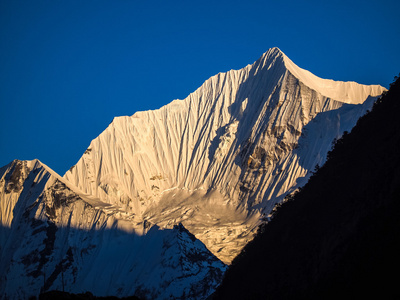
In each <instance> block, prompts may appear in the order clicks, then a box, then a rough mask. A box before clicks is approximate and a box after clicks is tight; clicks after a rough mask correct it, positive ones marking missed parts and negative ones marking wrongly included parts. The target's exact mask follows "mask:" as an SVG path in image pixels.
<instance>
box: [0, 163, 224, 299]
mask: <svg viewBox="0 0 400 300" xmlns="http://www.w3.org/2000/svg"><path fill="white" fill-rule="evenodd" d="M0 204H1V205H0V213H1V214H0V216H1V219H0V222H1V226H0V276H1V277H0V294H1V295H3V296H4V297H5V298H7V297H10V298H11V299H27V298H28V297H29V296H37V295H38V294H39V292H40V291H47V290H53V289H58V290H62V289H63V286H64V289H65V290H66V291H69V292H75V293H79V292H85V291H88V290H89V291H91V292H93V293H94V294H95V295H98V296H106V295H116V296H130V295H134V294H136V295H138V296H141V297H143V296H146V297H149V298H151V299H169V298H170V297H172V298H179V297H182V296H183V295H184V296H185V297H186V298H187V299H204V298H206V297H207V296H208V295H209V294H210V293H211V292H213V290H214V289H215V287H216V285H217V284H218V283H219V282H220V280H221V278H222V274H223V272H224V271H225V268H226V267H225V265H224V264H223V263H221V262H220V261H219V260H218V259H217V258H216V257H215V256H214V255H212V254H211V253H210V252H209V251H208V250H207V248H206V247H205V246H204V244H203V243H201V242H200V241H199V240H197V239H196V238H195V237H194V236H193V235H192V234H190V233H189V232H188V231H187V230H186V229H185V228H184V227H183V225H181V224H178V225H177V226H175V227H173V228H171V229H164V230H162V229H160V228H159V227H157V226H152V227H150V226H146V224H141V226H134V224H136V221H137V220H136V218H135V216H134V215H132V214H127V213H125V212H124V211H121V209H120V208H118V207H117V206H115V205H110V204H106V203H104V202H102V201H100V200H99V199H96V198H94V197H92V196H88V195H85V194H84V193H82V192H80V191H79V190H77V188H76V187H73V186H72V185H71V184H70V183H68V182H67V181H66V180H65V179H63V178H61V177H60V176H58V175H57V174H55V173H54V172H53V171H52V170H51V169H49V168H48V167H47V166H45V165H44V164H42V163H40V162H39V161H37V160H34V161H28V162H27V161H13V162H12V163H10V164H9V165H7V166H5V167H3V168H1V169H0ZM137 228H140V229H141V230H140V231H138V230H137Z"/></svg>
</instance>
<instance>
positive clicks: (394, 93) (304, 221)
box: [213, 77, 400, 299]
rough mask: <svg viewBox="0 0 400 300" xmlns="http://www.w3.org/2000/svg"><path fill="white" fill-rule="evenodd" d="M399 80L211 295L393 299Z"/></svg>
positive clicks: (398, 216)
mask: <svg viewBox="0 0 400 300" xmlns="http://www.w3.org/2000/svg"><path fill="white" fill-rule="evenodd" d="M399 114H400V79H399V78H398V77H395V82H394V83H393V84H391V87H390V90H389V91H388V92H387V93H384V95H383V96H382V97H381V98H380V99H379V100H378V101H377V102H376V103H375V104H374V107H373V109H372V111H371V112H370V113H368V114H366V115H365V116H363V117H362V118H361V119H360V120H359V121H358V122H357V125H356V126H355V127H354V129H353V130H352V131H351V133H349V134H345V135H344V136H343V137H342V138H341V139H340V140H338V141H337V142H336V143H335V145H334V149H333V150H332V151H331V152H329V154H328V160H327V162H326V163H325V164H324V166H322V167H321V168H318V170H316V171H315V174H314V175H313V176H312V177H311V178H310V180H309V182H308V183H307V185H306V186H304V188H302V189H301V190H300V191H299V192H298V193H296V194H295V195H294V196H293V197H291V198H290V199H289V201H287V202H286V203H285V204H283V205H282V206H281V207H280V208H279V209H278V211H277V213H276V214H275V215H274V217H273V220H272V221H271V222H269V223H268V224H265V225H263V226H262V227H260V230H259V233H258V234H257V236H256V238H255V239H254V240H253V241H252V242H251V243H249V244H248V245H247V246H246V247H245V248H244V250H243V251H242V252H241V254H240V255H239V256H238V257H237V258H236V259H235V260H234V261H233V263H232V265H231V266H230V268H229V269H228V271H227V272H226V273H225V277H224V280H223V282H222V284H221V285H220V287H219V288H218V289H217V291H216V293H215V294H214V295H213V299H340V298H343V297H346V298H352V299H364V298H365V299H371V298H377V299H400V290H399V289H398V280H397V273H398V270H399V269H400V257H399V255H398V254H399V253H400V156H399V149H400V118H399Z"/></svg>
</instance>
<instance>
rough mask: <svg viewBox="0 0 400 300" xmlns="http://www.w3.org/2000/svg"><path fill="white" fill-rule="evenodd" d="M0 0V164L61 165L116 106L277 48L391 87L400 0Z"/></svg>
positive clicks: (198, 80)
mask: <svg viewBox="0 0 400 300" xmlns="http://www.w3.org/2000/svg"><path fill="white" fill-rule="evenodd" d="M282 2H283V1H276V0H275V1H251V0H246V1H232V0H231V1H133V0H131V1H128V0H113V1H102V0H96V1H90V0H84V1H82V0H79V1H75V0H68V1H67V0H65V1H61V0H52V1H40V0H36V1H28V0H27V1H16V0H2V1H1V2H0V114H1V115H0V165H1V166H3V165H5V164H7V163H9V162H10V161H11V160H13V159H34V158H38V159H40V160H41V161H42V162H43V163H45V164H47V165H48V166H49V167H51V168H53V169H54V170H55V171H56V172H58V173H60V174H61V175H63V174H64V173H65V172H66V171H67V170H68V169H69V168H70V167H71V166H72V165H74V164H75V163H76V162H77V161H78V159H79V158H80V156H81V155H82V153H83V152H84V151H85V149H86V148H87V147H88V145H89V143H90V141H91V140H92V139H94V138H95V137H96V136H98V135H99V134H100V133H101V132H102V131H103V130H104V129H105V128H106V127H107V126H108V124H109V123H110V122H111V121H112V119H113V118H114V117H115V116H121V115H132V114H134V113H135V112H136V111H140V110H149V109H157V108H159V107H161V106H163V105H165V104H167V103H169V102H171V101H172V100H174V99H184V98H185V97H186V96H187V95H188V94H189V93H191V92H193V91H195V90H196V89H197V88H198V87H199V86H200V85H201V84H202V83H203V82H204V81H205V80H206V79H207V78H209V77H211V76H213V75H215V74H217V73H219V72H226V71H228V70H230V69H240V68H242V67H244V66H246V65H247V64H251V63H253V62H254V61H255V60H257V59H258V58H259V57H260V56H261V54H262V53H264V52H266V51H267V50H268V49H269V48H271V47H274V46H276V47H279V48H280V49H281V50H282V51H283V52H284V53H285V54H286V55H287V56H289V58H291V59H292V60H293V61H294V62H295V63H296V64H297V65H298V66H300V67H302V68H304V69H307V70H309V71H311V72H312V73H314V74H315V75H317V76H320V77H323V78H330V79H335V80H343V81H356V82H359V83H363V84H381V85H383V86H385V87H388V86H389V83H391V82H392V80H393V77H394V76H395V75H398V73H399V72H400V18H399V11H400V1H398V0H396V1H394V0H391V1H389V0H379V1H368V0H366V1H349V0H348V1H329V2H326V1H291V0H288V1H284V2H283V3H282Z"/></svg>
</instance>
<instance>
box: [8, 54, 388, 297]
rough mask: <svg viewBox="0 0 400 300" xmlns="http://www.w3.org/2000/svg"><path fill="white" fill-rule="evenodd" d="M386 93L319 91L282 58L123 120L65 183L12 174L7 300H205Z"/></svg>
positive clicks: (36, 172)
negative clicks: (132, 299) (105, 299)
mask: <svg viewBox="0 0 400 300" xmlns="http://www.w3.org/2000/svg"><path fill="white" fill-rule="evenodd" d="M384 90H385V89H384V88H383V87H381V86H378V85H370V86H366V85H361V84H357V83H355V82H336V81H333V80H327V79H321V78H318V77H316V76H315V75H313V74H311V73H310V72H308V71H306V70H303V69H301V68H299V67H297V66H296V65H295V64H294V63H293V62H292V61H291V60H290V59H289V58H288V57H287V56H285V54H283V53H282V52H281V51H280V50H279V49H277V48H273V49H270V50H269V51H268V52H266V53H265V54H263V55H262V56H261V57H260V58H259V59H258V60H257V61H256V62H255V63H254V64H252V65H248V66H246V67H245V68H243V69H241V70H231V71H229V72H226V73H220V74H218V75H216V76H213V77H211V78H210V79H209V80H207V81H206V82H205V83H204V84H203V85H202V86H201V87H200V88H199V89H197V90H196V91H195V92H194V93H192V94H190V95H189V96H188V97H187V98H186V99H184V100H174V101H173V102H171V103H170V104H167V105H165V106H164V107H162V108H160V109H158V110H154V111H146V112H138V113H135V114H134V115H133V116H130V117H128V116H126V117H118V118H115V119H114V121H113V122H112V123H111V124H110V125H109V127H108V128H107V129H106V130H105V131H104V132H103V133H102V134H100V135H99V136H98V137H97V138H96V139H94V140H93V141H92V142H91V143H90V145H89V147H88V149H87V150H86V151H85V153H84V154H83V156H82V158H81V159H80V160H79V161H78V162H77V164H76V165H75V166H73V167H72V168H71V169H70V170H69V171H68V172H67V173H66V174H65V175H64V177H60V176H59V175H57V174H56V173H54V172H53V171H52V170H51V169H50V168H48V167H47V166H45V165H44V164H42V163H40V162H39V161H30V162H26V161H14V162H12V163H11V164H9V165H7V166H5V167H3V168H2V169H1V173H0V176H1V182H0V184H1V185H0V192H1V207H0V210H1V224H2V227H1V236H0V241H1V262H0V274H2V275H0V276H2V277H1V280H0V292H1V293H2V294H7V295H8V296H10V297H11V298H18V297H20V298H24V297H25V298H26V297H27V296H29V295H31V294H32V295H37V294H38V293H39V292H40V291H48V290H54V289H58V290H62V289H63V288H64V289H65V290H67V291H69V292H75V293H81V292H85V291H91V292H92V293H93V294H95V295H96V296H105V295H116V296H129V295H136V296H139V297H143V296H146V297H149V298H154V299H163V298H168V297H170V296H171V297H173V298H185V299H189V298H192V299H204V298H206V297H207V296H208V295H210V294H211V293H212V292H213V291H214V289H215V287H216V286H217V285H218V284H219V282H220V280H221V278H222V276H223V273H224V272H225V269H226V264H229V263H231V261H232V260H233V258H234V257H235V256H236V255H237V254H238V253H240V251H241V249H242V248H243V247H244V246H245V245H246V243H247V242H248V241H250V240H251V239H252V238H253V236H254V234H255V232H256V229H257V227H258V225H259V224H260V223H261V222H262V219H265V218H267V217H268V215H269V214H270V213H271V211H272V209H273V207H274V206H275V205H276V203H279V202H281V201H282V200H283V199H284V197H285V196H286V195H287V194H288V193H291V192H292V191H294V190H295V189H297V188H298V187H300V186H302V185H304V184H305V183H306V181H307V180H308V177H309V172H310V170H313V169H314V168H315V166H316V165H317V164H318V165H323V163H324V162H325V159H326V154H327V152H328V151H329V150H330V148H331V143H332V141H333V140H334V139H335V138H338V137H340V136H341V135H342V133H343V132H344V131H350V130H351V128H352V127H353V126H354V125H355V124H356V122H357V120H358V119H359V117H360V116H362V115H363V114H364V113H365V112H366V111H367V110H368V109H370V108H371V106H372V104H373V102H374V101H375V100H376V97H378V96H379V95H380V94H381V93H382V92H383V91H384ZM3 274H4V275H3ZM17 278H18V280H16V279H17Z"/></svg>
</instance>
